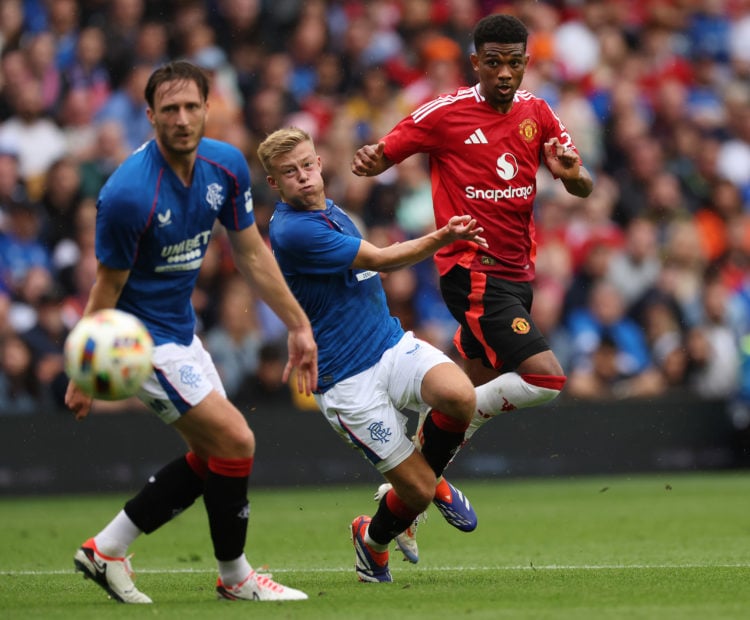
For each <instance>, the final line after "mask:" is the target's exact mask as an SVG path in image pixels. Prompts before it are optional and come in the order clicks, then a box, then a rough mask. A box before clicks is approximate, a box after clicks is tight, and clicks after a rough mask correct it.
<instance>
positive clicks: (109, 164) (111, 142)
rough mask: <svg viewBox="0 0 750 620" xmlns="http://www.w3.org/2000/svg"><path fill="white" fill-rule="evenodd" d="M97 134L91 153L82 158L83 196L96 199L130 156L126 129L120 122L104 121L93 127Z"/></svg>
mask: <svg viewBox="0 0 750 620" xmlns="http://www.w3.org/2000/svg"><path fill="white" fill-rule="evenodd" d="M92 128H93V129H94V132H95V137H94V140H95V141H94V144H93V148H92V149H91V152H90V153H89V154H88V155H87V156H86V157H82V158H81V165H80V173H81V195H82V196H84V197H88V198H96V197H97V196H98V195H99V190H100V189H101V188H102V187H103V186H104V184H105V183H106V182H107V179H108V178H109V176H110V175H111V174H112V173H113V172H114V171H115V169H116V168H117V166H119V165H120V164H121V163H122V162H123V161H124V160H125V158H126V157H127V156H128V155H129V154H130V147H129V145H128V143H127V141H126V138H125V128H124V127H123V126H122V125H121V124H120V122H119V121H116V120H111V121H102V122H100V123H98V124H96V125H94V126H92Z"/></svg>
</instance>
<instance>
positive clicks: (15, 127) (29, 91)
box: [0, 79, 66, 200]
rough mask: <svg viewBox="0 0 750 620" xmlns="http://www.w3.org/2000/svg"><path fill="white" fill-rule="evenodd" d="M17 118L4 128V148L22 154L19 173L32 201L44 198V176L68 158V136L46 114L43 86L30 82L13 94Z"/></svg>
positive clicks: (1, 127) (1, 130)
mask: <svg viewBox="0 0 750 620" xmlns="http://www.w3.org/2000/svg"><path fill="white" fill-rule="evenodd" d="M12 96H13V99H12V100H11V103H12V104H13V106H14V114H13V115H12V116H11V117H10V118H9V119H8V120H6V121H5V122H4V123H2V124H0V144H2V145H4V146H5V148H9V149H12V150H13V151H15V152H16V153H17V154H18V161H19V172H20V175H21V178H22V179H23V181H24V183H25V185H26V189H27V191H28V192H29V196H30V197H31V199H32V200H34V199H37V198H39V197H40V196H41V192H42V187H43V184H44V175H45V174H46V173H47V170H48V169H49V167H50V166H51V165H52V162H54V161H56V160H57V159H59V158H60V157H62V156H63V155H65V149H66V142H65V134H64V133H63V132H62V130H61V129H60V128H59V127H58V126H57V124H56V123H55V121H54V120H53V119H52V118H51V117H50V116H48V115H45V114H44V110H43V108H44V102H43V100H42V88H41V84H40V83H39V82H38V81H37V80H36V79H29V80H27V81H26V83H25V84H24V85H23V87H22V88H20V89H19V90H17V91H14V92H13V93H12Z"/></svg>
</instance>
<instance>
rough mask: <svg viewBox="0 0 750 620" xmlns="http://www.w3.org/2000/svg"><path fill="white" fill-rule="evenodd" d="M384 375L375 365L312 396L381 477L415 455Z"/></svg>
mask: <svg viewBox="0 0 750 620" xmlns="http://www.w3.org/2000/svg"><path fill="white" fill-rule="evenodd" d="M383 375H384V372H383V368H382V367H380V366H378V365H376V366H373V367H372V368H369V369H368V370H366V371H364V372H361V373H359V374H357V375H355V376H353V377H350V378H349V379H345V380H343V381H340V382H338V383H337V384H336V385H334V386H333V387H332V388H331V389H329V390H327V391H326V392H325V393H323V394H316V395H315V401H316V402H317V404H318V407H319V408H320V410H321V411H322V412H323V415H324V416H325V418H326V420H327V421H328V423H329V424H330V425H331V427H332V428H333V429H334V430H335V431H336V432H337V433H338V434H339V436H340V437H341V438H342V439H343V440H344V441H345V442H346V443H347V444H349V445H350V446H352V447H354V448H356V449H357V450H358V451H359V452H360V453H361V454H362V456H364V458H365V459H367V460H368V461H369V462H370V463H371V464H372V465H373V466H374V467H375V468H376V469H377V470H378V471H379V472H381V473H384V472H386V471H388V470H390V469H393V468H394V467H396V466H397V465H398V464H399V463H401V462H403V461H404V460H406V458H408V457H409V455H410V454H411V453H412V452H413V451H414V444H413V443H412V442H411V440H410V439H409V437H408V435H407V433H406V416H404V414H402V413H401V412H400V411H399V410H398V409H397V408H396V407H395V406H394V404H393V402H392V401H391V398H390V396H389V395H388V392H387V389H386V384H385V381H384V377H383Z"/></svg>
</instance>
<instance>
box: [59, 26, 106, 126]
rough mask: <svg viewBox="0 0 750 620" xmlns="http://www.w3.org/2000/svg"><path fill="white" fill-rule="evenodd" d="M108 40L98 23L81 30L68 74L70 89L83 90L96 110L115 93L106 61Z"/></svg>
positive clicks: (66, 87) (94, 110)
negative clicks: (97, 25)
mask: <svg viewBox="0 0 750 620" xmlns="http://www.w3.org/2000/svg"><path fill="white" fill-rule="evenodd" d="M106 49H107V41H106V40H105V38H104V32H102V30H101V29H99V28H97V27H96V26H88V27H86V28H84V29H83V30H81V32H80V34H79V35H78V42H77V44H76V54H75V58H74V59H73V62H72V63H71V64H70V66H69V67H68V69H67V70H66V71H65V73H64V81H65V89H66V90H83V91H84V92H85V93H86V94H87V95H88V98H89V102H90V104H91V109H92V111H93V112H94V113H96V112H97V111H98V110H99V109H100V108H101V107H102V105H103V104H104V102H105V101H106V100H107V99H109V96H110V94H111V92H112V85H111V82H110V75H109V69H107V65H106V64H105V56H104V55H105V51H106Z"/></svg>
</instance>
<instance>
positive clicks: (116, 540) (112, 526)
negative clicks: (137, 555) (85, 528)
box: [94, 510, 143, 558]
mask: <svg viewBox="0 0 750 620" xmlns="http://www.w3.org/2000/svg"><path fill="white" fill-rule="evenodd" d="M142 533H143V532H142V531H141V530H140V529H138V527H137V526H136V524H135V523H133V522H132V521H131V520H130V517H129V516H128V515H126V514H125V511H124V510H121V511H120V512H118V513H117V515H116V516H115V518H114V519H112V521H110V522H109V523H108V524H107V525H106V526H105V527H104V529H103V530H102V531H101V532H99V533H98V534H97V535H96V536H94V543H96V548H97V549H98V550H99V551H100V552H101V553H103V554H104V555H108V556H110V557H113V558H122V557H125V554H126V553H127V552H128V547H130V545H131V544H132V543H133V541H134V540H135V539H136V538H138V536H140V535H141V534H142Z"/></svg>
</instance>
